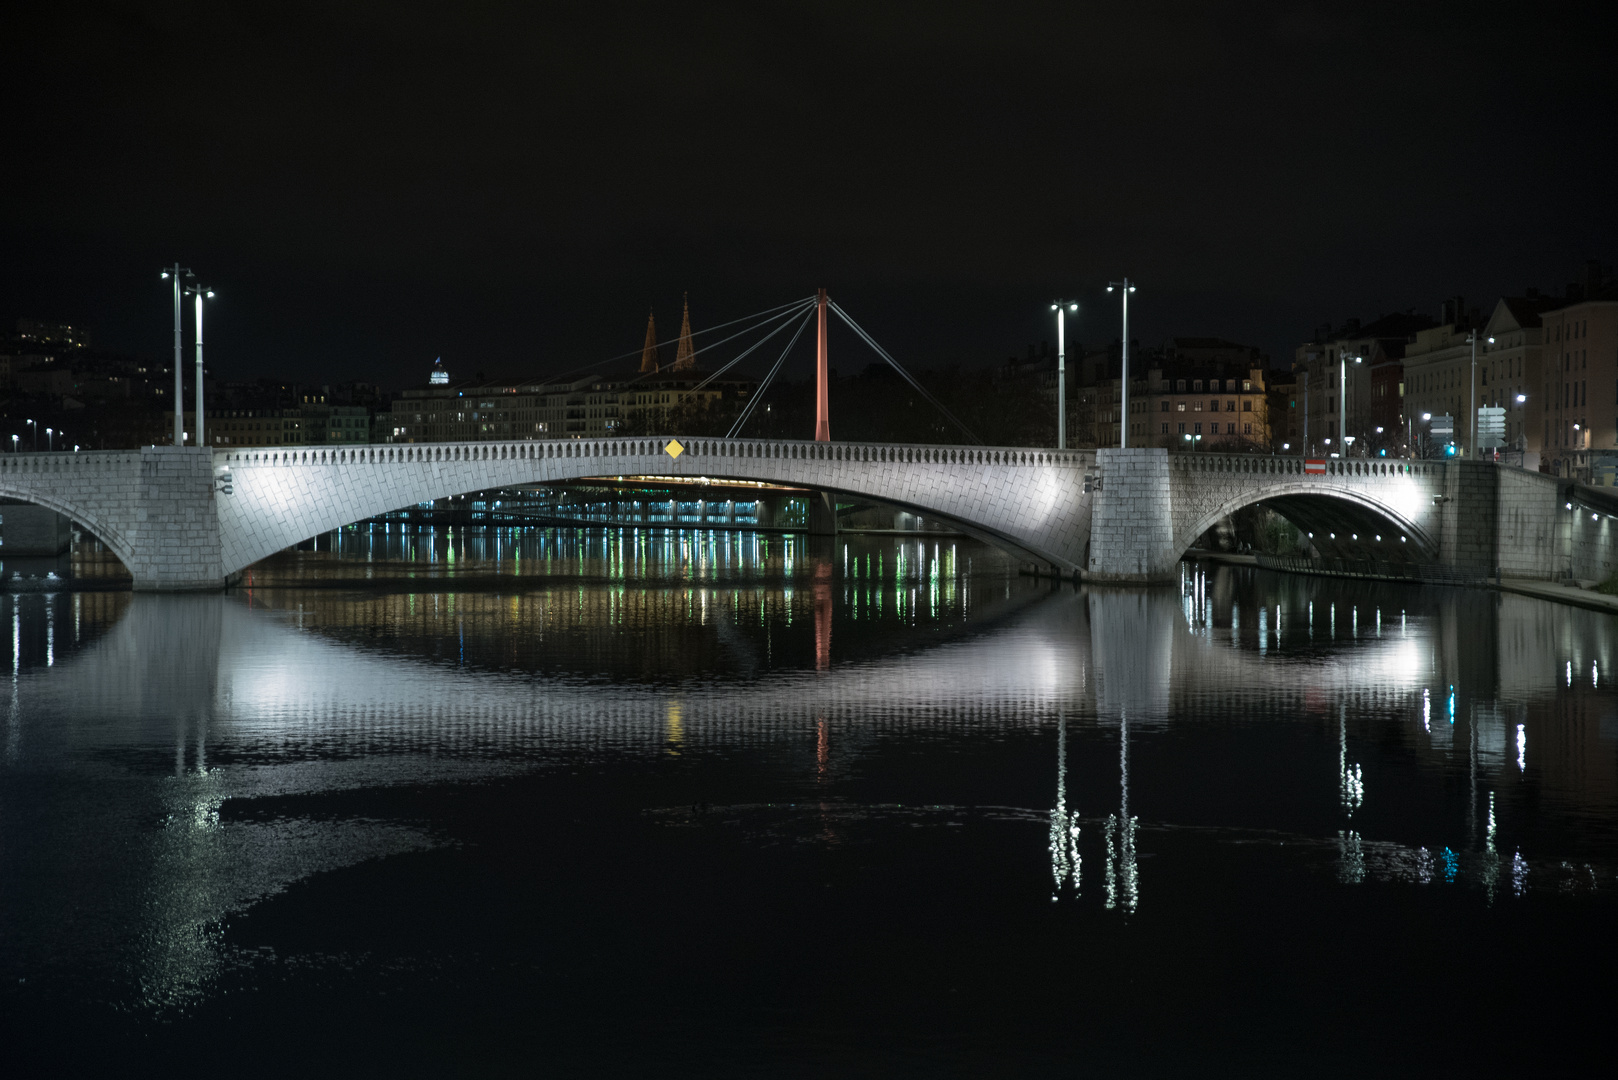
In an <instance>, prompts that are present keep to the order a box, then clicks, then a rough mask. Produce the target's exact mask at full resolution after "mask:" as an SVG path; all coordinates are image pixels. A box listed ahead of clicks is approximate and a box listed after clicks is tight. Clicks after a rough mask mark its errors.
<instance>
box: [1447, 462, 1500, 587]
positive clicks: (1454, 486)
mask: <svg viewBox="0 0 1618 1080" xmlns="http://www.w3.org/2000/svg"><path fill="white" fill-rule="evenodd" d="M1499 476H1500V467H1499V466H1497V465H1495V464H1494V463H1492V462H1488V461H1465V460H1459V461H1446V462H1445V463H1444V508H1443V513H1442V514H1441V515H1440V518H1439V520H1440V522H1441V524H1440V526H1439V528H1440V535H1439V558H1440V559H1441V560H1442V561H1443V563H1444V564H1445V565H1446V566H1454V567H1461V568H1466V569H1477V570H1480V571H1481V572H1482V573H1485V574H1493V573H1494V568H1495V567H1497V566H1499V565H1500V479H1499Z"/></svg>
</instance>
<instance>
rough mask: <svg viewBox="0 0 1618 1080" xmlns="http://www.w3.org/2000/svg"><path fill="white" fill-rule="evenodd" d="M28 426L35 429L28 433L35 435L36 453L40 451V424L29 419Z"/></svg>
mask: <svg viewBox="0 0 1618 1080" xmlns="http://www.w3.org/2000/svg"><path fill="white" fill-rule="evenodd" d="M28 426H29V427H31V428H33V429H34V430H33V431H30V432H29V433H28V434H30V435H32V436H33V444H34V453H36V454H37V453H39V424H37V423H35V422H34V421H32V420H30V421H28Z"/></svg>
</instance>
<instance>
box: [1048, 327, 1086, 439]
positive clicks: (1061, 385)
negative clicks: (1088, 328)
mask: <svg viewBox="0 0 1618 1080" xmlns="http://www.w3.org/2000/svg"><path fill="white" fill-rule="evenodd" d="M1051 310H1052V311H1054V312H1056V448H1057V449H1058V450H1066V449H1067V313H1068V312H1070V311H1077V310H1079V305H1078V304H1077V303H1075V302H1074V301H1072V300H1053V301H1051Z"/></svg>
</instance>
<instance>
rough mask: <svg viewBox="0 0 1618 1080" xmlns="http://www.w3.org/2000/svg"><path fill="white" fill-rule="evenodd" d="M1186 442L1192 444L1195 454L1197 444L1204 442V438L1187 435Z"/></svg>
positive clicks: (1192, 450)
mask: <svg viewBox="0 0 1618 1080" xmlns="http://www.w3.org/2000/svg"><path fill="white" fill-rule="evenodd" d="M1185 441H1186V442H1188V443H1190V444H1191V452H1192V453H1193V454H1194V453H1196V452H1197V443H1199V442H1201V441H1202V436H1201V435H1186V436H1185Z"/></svg>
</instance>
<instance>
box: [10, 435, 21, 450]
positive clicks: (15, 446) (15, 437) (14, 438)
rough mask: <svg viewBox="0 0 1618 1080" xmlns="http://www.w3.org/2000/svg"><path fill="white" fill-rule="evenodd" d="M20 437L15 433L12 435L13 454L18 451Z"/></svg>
mask: <svg viewBox="0 0 1618 1080" xmlns="http://www.w3.org/2000/svg"><path fill="white" fill-rule="evenodd" d="M18 438H19V436H16V435H13V436H12V437H11V452H12V453H13V454H15V453H16V452H17V439H18Z"/></svg>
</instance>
